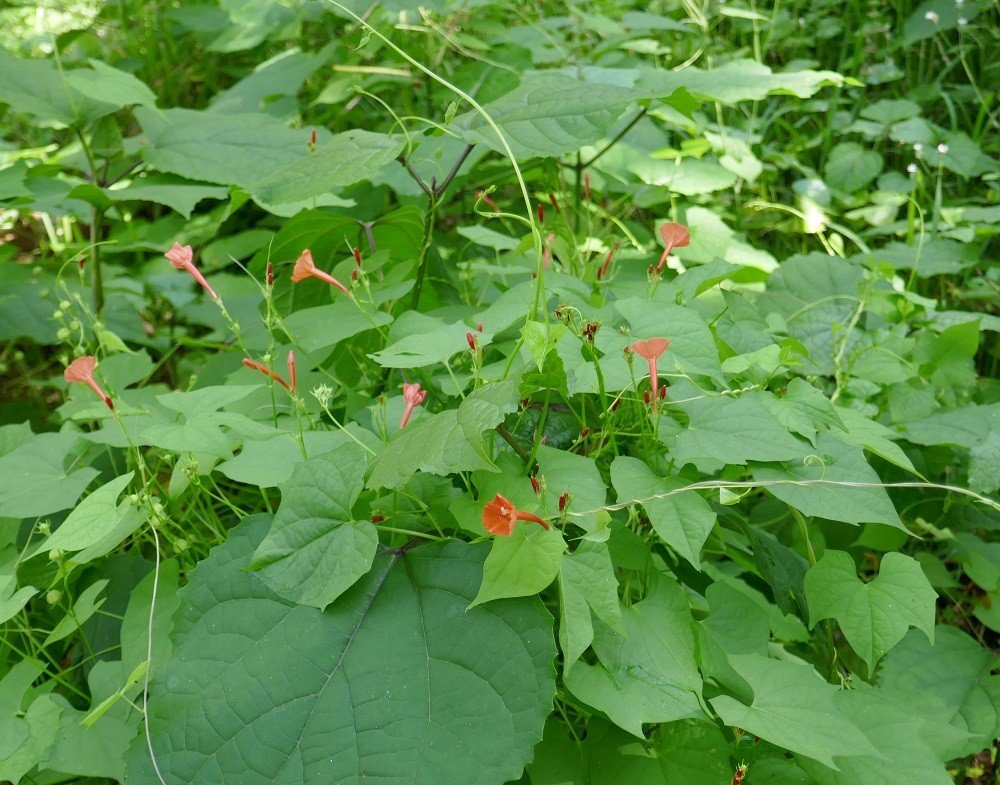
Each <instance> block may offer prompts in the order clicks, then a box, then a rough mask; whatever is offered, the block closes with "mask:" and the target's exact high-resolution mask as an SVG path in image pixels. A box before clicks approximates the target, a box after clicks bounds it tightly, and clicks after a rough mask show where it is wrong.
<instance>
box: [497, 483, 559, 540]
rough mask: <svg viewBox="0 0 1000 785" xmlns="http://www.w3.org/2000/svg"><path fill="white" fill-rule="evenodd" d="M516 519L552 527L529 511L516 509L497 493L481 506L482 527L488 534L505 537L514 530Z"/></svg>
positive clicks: (547, 527)
mask: <svg viewBox="0 0 1000 785" xmlns="http://www.w3.org/2000/svg"><path fill="white" fill-rule="evenodd" d="M518 521H530V522H531V523H537V524H538V525H539V526H541V527H542V528H543V529H551V528H552V527H551V526H549V524H548V521H545V520H543V519H542V518H539V517H538V516H537V515H533V514H531V513H530V512H525V511H524V510H519V509H517V507H515V506H514V504H513V502H511V501H510V500H509V499H507V498H506V497H504V496H501V495H500V494H499V493H498V494H497V495H496V496H494V497H493V498H492V499H491V500H490V501H489V502H487V503H486V506H485V507H483V528H484V529H486V531H488V532H489V533H490V534H495V535H497V536H499V537H507V536H508V535H510V533H511V532H512V531H514V524H515V523H517V522H518Z"/></svg>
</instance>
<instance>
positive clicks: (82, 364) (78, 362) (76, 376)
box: [63, 354, 115, 411]
mask: <svg viewBox="0 0 1000 785" xmlns="http://www.w3.org/2000/svg"><path fill="white" fill-rule="evenodd" d="M96 367H97V360H96V359H95V358H94V357H93V356H92V355H89V354H88V355H87V356H86V357H77V358H76V359H75V360H73V362H71V363H70V364H69V365H67V366H66V370H65V372H64V373H63V378H65V379H66V382H67V383H68V384H73V383H76V382H79V383H81V384H85V385H87V386H88V387H89V388H90V389H91V390H93V391H94V392H95V393H97V397H98V398H100V399H101V400H102V401H104V405H105V406H107V407H108V408H109V409H111V410H112V411H113V410H114V408H115V405H114V404H113V403H112V402H111V398H109V397H108V395H107V394H106V393H105V392H104V390H102V389H101V385H99V384H98V383H97V380H96V379H95V378H94V369H95V368H96Z"/></svg>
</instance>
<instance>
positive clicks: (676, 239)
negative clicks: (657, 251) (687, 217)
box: [656, 222, 691, 272]
mask: <svg viewBox="0 0 1000 785" xmlns="http://www.w3.org/2000/svg"><path fill="white" fill-rule="evenodd" d="M660 237H662V238H663V244H664V246H665V247H664V249H663V254H662V255H661V256H660V263H659V264H658V265H656V272H660V271H661V270H662V269H663V265H665V264H666V263H667V257H668V256H670V252H671V251H672V250H674V248H686V247H687V246H688V245H690V244H691V233H690V232H689V231H688V229H687V227H686V226H684V225H683V224H675V223H670V222H667V223H665V224H663V225H662V226H661V227H660Z"/></svg>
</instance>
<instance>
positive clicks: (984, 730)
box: [878, 626, 1000, 760]
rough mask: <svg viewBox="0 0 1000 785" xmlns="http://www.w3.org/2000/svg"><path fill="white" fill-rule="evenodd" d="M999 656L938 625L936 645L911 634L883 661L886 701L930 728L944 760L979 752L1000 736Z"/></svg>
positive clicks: (927, 731) (881, 675)
mask: <svg viewBox="0 0 1000 785" xmlns="http://www.w3.org/2000/svg"><path fill="white" fill-rule="evenodd" d="M998 664H1000V662H998V658H997V655H996V654H995V653H994V652H991V651H989V650H988V649H984V648H982V647H980V645H979V644H978V643H976V641H974V640H973V639H972V638H971V637H969V636H968V635H966V634H965V633H964V632H962V631H961V630H958V629H956V628H954V627H945V626H938V628H937V629H936V630H935V631H934V644H933V645H931V643H930V641H928V640H927V636H926V635H924V634H923V633H921V632H918V631H917V630H910V631H909V632H908V633H907V634H906V636H905V637H904V638H903V640H902V642H901V643H899V645H897V646H896V647H895V648H894V649H893V650H892V651H890V652H889V653H888V654H887V655H886V656H885V658H884V659H883V660H882V664H881V666H880V667H879V673H878V683H879V687H880V688H881V690H882V691H883V692H884V693H885V695H886V697H888V698H889V699H890V700H892V701H894V702H895V703H897V704H899V705H901V706H903V707H904V708H905V709H906V710H907V711H908V712H909V714H910V715H911V716H912V717H916V718H919V719H920V720H921V721H922V722H923V723H924V724H925V733H924V737H925V739H926V740H927V742H928V744H929V745H930V746H931V747H932V748H933V749H934V750H935V752H936V753H937V754H938V757H939V759H940V760H952V759H953V758H961V757H964V756H966V755H971V754H973V753H975V752H979V751H980V750H981V749H983V748H984V747H987V746H989V745H990V744H992V743H993V742H994V741H995V739H996V737H997V735H998V733H1000V674H996V673H993V671H995V670H996V668H997V667H998Z"/></svg>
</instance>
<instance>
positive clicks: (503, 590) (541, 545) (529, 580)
mask: <svg viewBox="0 0 1000 785" xmlns="http://www.w3.org/2000/svg"><path fill="white" fill-rule="evenodd" d="M565 550H566V541H565V540H564V539H563V536H562V532H560V531H558V530H556V529H550V530H546V529H543V528H541V527H540V526H537V525H534V524H524V523H518V524H517V525H516V526H515V527H514V531H513V532H511V534H510V535H509V536H507V537H495V538H494V539H493V548H492V550H490V555H489V556H487V557H486V563H485V564H484V565H483V583H482V586H480V588H479V593H478V594H477V595H476V599H475V600H474V601H473V605H481V604H482V603H484V602H489V601H490V600H496V599H502V598H504V597H530V596H531V595H533V594H538V592H540V591H541V590H542V589H544V588H545V587H546V586H548V585H549V584H550V583H552V581H554V580H555V577H556V575H558V574H559V565H560V564H561V563H562V559H563V553H564V552H565Z"/></svg>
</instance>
